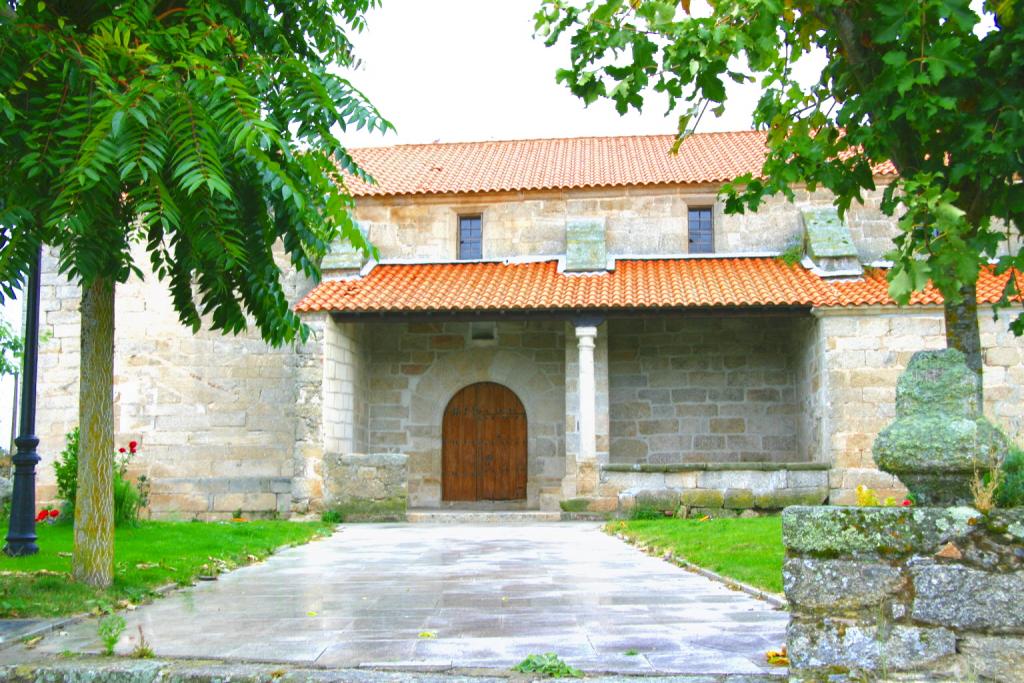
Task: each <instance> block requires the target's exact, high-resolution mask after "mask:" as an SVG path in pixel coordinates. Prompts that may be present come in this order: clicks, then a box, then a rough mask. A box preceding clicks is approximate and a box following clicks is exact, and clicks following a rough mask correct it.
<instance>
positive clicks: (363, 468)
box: [323, 453, 409, 522]
mask: <svg viewBox="0 0 1024 683" xmlns="http://www.w3.org/2000/svg"><path fill="white" fill-rule="evenodd" d="M408 480H409V473H408V457H407V456H405V455H403V454H401V453H369V454H364V453H346V454H337V453H329V454H327V455H326V456H325V458H324V494H325V495H324V501H323V503H324V507H325V508H329V509H333V510H337V511H338V512H340V513H341V514H342V519H343V520H344V521H353V522H355V521H363V520H368V521H370V520H372V521H383V520H393V521H398V522H404V521H405V510H406V507H407V504H408Z"/></svg>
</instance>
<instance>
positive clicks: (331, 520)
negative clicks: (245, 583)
mask: <svg viewBox="0 0 1024 683" xmlns="http://www.w3.org/2000/svg"><path fill="white" fill-rule="evenodd" d="M320 521H321V522H323V523H324V524H341V513H340V512H338V511H337V510H324V511H323V512H321V513H320Z"/></svg>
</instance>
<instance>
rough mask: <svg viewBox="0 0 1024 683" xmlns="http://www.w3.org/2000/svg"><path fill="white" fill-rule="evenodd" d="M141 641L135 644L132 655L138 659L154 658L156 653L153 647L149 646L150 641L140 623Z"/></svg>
mask: <svg viewBox="0 0 1024 683" xmlns="http://www.w3.org/2000/svg"><path fill="white" fill-rule="evenodd" d="M138 628H139V642H138V643H136V644H135V648H134V649H133V650H132V657H135V658H136V659H153V657H155V656H156V653H155V652H153V648H151V647H150V646H149V641H148V640H146V634H145V633H143V632H142V624H139V627H138Z"/></svg>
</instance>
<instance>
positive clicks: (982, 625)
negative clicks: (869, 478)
mask: <svg viewBox="0 0 1024 683" xmlns="http://www.w3.org/2000/svg"><path fill="white" fill-rule="evenodd" d="M782 520H783V531H782V535H783V542H784V543H785V546H786V563H785V568H784V584H785V591H786V597H787V599H788V600H789V604H790V612H791V614H792V620H791V622H790V625H789V631H788V635H787V644H788V649H789V658H790V666H791V668H790V673H791V675H792V676H793V679H795V680H826V679H827V680H858V681H859V680H877V679H883V680H928V681H933V680H957V681H964V680H971V681H990V680H991V681H1024V602H1022V601H1021V596H1022V595H1024V510H1008V511H995V512H993V513H991V514H990V515H987V516H986V515H983V514H981V513H980V512H978V511H977V510H974V509H973V508H968V507H960V508H902V507H901V508H848V507H791V508H788V509H786V510H785V511H784V512H783V514H782ZM791 680H792V679H791Z"/></svg>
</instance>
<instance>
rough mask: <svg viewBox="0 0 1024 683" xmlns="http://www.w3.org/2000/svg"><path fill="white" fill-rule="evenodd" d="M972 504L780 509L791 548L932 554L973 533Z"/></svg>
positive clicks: (830, 553) (784, 536) (785, 540)
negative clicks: (958, 505)
mask: <svg viewBox="0 0 1024 683" xmlns="http://www.w3.org/2000/svg"><path fill="white" fill-rule="evenodd" d="M980 518H981V513H980V512H978V511H977V510H974V509H973V508H967V507H960V508H902V507H897V508H891V507H865V508H849V507H799V506H795V507H789V508H786V509H785V510H784V511H783V513H782V541H783V543H784V544H785V546H786V549H787V552H789V553H791V554H798V555H799V554H807V555H814V556H824V557H837V556H859V555H865V554H869V555H906V554H911V553H921V554H933V553H935V552H937V551H938V550H939V549H940V548H941V547H942V546H943V545H944V544H945V543H947V542H948V541H951V540H956V539H960V538H963V537H965V536H967V535H968V534H970V533H971V531H972V529H973V528H974V526H975V524H976V521H977V520H978V519H980Z"/></svg>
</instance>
